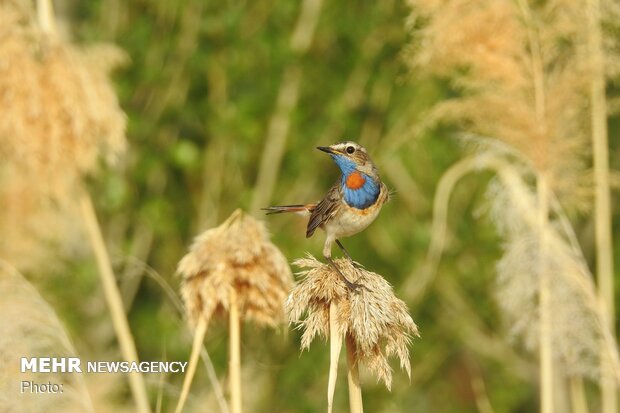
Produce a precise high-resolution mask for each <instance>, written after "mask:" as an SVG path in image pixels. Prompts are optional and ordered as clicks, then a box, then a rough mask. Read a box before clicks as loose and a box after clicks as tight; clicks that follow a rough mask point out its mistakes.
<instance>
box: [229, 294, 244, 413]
mask: <svg viewBox="0 0 620 413" xmlns="http://www.w3.org/2000/svg"><path fill="white" fill-rule="evenodd" d="M229 300H230V308H229V310H228V316H229V318H228V320H229V321H228V331H229V334H230V339H229V341H228V343H229V350H228V357H229V362H228V376H229V380H230V382H229V389H230V411H231V412H232V413H241V410H242V408H241V406H242V403H241V399H242V392H241V338H240V332H239V329H240V327H241V326H240V323H241V320H240V318H239V303H238V300H237V292H236V291H235V289H234V288H231V289H230V298H229Z"/></svg>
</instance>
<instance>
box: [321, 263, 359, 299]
mask: <svg viewBox="0 0 620 413" xmlns="http://www.w3.org/2000/svg"><path fill="white" fill-rule="evenodd" d="M325 259H326V260H327V262H328V263H329V265H330V266H331V267H332V268H333V269H334V270H336V272H337V273H338V275H339V276H340V278H341V279H342V281H343V282H344V284H345V285H346V286H347V288H348V289H349V290H351V291H353V292H356V291H358V290H359V289H360V288H364V289H366V290H368V288H366V287H365V286H364V285H363V284H359V283H355V282H351V281H349V279H348V278H347V277H345V275H344V274H343V273H342V271H340V268H338V266H337V265H336V263H335V262H334V260H332V259H331V258H330V257H325ZM351 262H352V263H353V265H354V266H355V264H356V263H355V261H353V260H351ZM358 265H359V264H358Z"/></svg>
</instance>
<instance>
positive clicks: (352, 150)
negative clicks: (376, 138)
mask: <svg viewBox="0 0 620 413" xmlns="http://www.w3.org/2000/svg"><path fill="white" fill-rule="evenodd" d="M346 151H347V153H348V154H349V155H351V154H352V153H353V152H355V148H354V147H353V146H347V149H346Z"/></svg>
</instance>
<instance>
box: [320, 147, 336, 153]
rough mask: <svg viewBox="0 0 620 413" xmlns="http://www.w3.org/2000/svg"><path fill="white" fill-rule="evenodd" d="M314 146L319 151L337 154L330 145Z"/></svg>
mask: <svg viewBox="0 0 620 413" xmlns="http://www.w3.org/2000/svg"><path fill="white" fill-rule="evenodd" d="M316 148H317V149H318V150H319V151H323V152H327V153H329V154H337V153H338V152H336V151H335V150H333V149H332V148H331V147H330V146H317V147H316Z"/></svg>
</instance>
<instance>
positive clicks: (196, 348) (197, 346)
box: [174, 318, 207, 413]
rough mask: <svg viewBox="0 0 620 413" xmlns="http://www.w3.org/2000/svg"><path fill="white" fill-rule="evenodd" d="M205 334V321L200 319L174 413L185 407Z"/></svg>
mask: <svg viewBox="0 0 620 413" xmlns="http://www.w3.org/2000/svg"><path fill="white" fill-rule="evenodd" d="M206 333H207V320H205V319H204V318H201V319H200V320H199V321H198V325H197V326H196V331H195V332H194V341H193V342H192V353H191V354H190V357H189V364H188V366H187V372H186V373H185V377H184V378H183V389H182V390H181V396H180V397H179V401H178V402H177V407H176V408H175V409H174V413H181V412H182V411H183V406H185V402H186V401H187V396H188V395H189V390H190V388H191V387H192V382H193V380H194V375H195V374H196V366H197V365H198V358H199V357H200V350H201V349H202V342H203V340H204V338H205V334H206Z"/></svg>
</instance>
